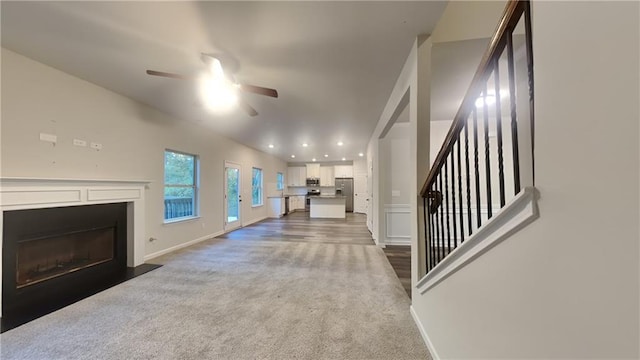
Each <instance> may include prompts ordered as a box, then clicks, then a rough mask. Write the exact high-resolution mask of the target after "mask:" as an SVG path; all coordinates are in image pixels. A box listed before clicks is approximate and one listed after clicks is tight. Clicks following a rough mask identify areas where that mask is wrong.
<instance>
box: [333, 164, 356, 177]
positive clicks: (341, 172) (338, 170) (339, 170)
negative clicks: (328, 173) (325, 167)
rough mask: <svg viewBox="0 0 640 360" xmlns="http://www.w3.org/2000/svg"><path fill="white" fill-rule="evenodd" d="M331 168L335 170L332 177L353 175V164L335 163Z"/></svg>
mask: <svg viewBox="0 0 640 360" xmlns="http://www.w3.org/2000/svg"><path fill="white" fill-rule="evenodd" d="M333 170H334V171H335V174H334V175H335V176H334V178H352V177H353V165H336V166H335V167H334V169H333Z"/></svg>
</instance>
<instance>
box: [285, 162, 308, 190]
mask: <svg viewBox="0 0 640 360" xmlns="http://www.w3.org/2000/svg"><path fill="white" fill-rule="evenodd" d="M287 175H288V176H287V185H288V186H306V185H307V169H306V167H304V166H290V167H289V168H287Z"/></svg>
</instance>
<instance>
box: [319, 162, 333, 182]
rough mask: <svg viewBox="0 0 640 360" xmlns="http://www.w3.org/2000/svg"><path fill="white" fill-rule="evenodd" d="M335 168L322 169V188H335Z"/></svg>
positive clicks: (326, 167) (325, 167)
mask: <svg viewBox="0 0 640 360" xmlns="http://www.w3.org/2000/svg"><path fill="white" fill-rule="evenodd" d="M333 174H334V171H333V166H322V167H320V186H335V176H334V175H333Z"/></svg>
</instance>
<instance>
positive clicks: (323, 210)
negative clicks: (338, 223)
mask: <svg viewBox="0 0 640 360" xmlns="http://www.w3.org/2000/svg"><path fill="white" fill-rule="evenodd" d="M309 199H310V200H311V204H310V207H309V217H310V218H324V219H344V218H345V217H346V215H345V214H346V211H345V210H346V208H345V203H346V200H345V199H346V198H345V197H344V196H342V195H322V196H311V197H309Z"/></svg>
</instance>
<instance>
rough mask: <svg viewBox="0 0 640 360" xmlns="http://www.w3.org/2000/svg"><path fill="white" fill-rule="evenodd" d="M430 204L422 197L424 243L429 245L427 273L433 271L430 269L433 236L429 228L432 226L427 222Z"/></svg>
mask: <svg viewBox="0 0 640 360" xmlns="http://www.w3.org/2000/svg"><path fill="white" fill-rule="evenodd" d="M428 203H429V201H427V198H426V197H422V221H423V225H424V243H425V244H426V245H427V248H426V249H425V259H426V262H427V263H426V265H427V271H429V269H431V268H430V267H429V266H430V265H431V236H430V235H429V228H430V227H431V226H430V224H429V222H428V221H427V212H428V211H429V208H428V207H427V205H428Z"/></svg>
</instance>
